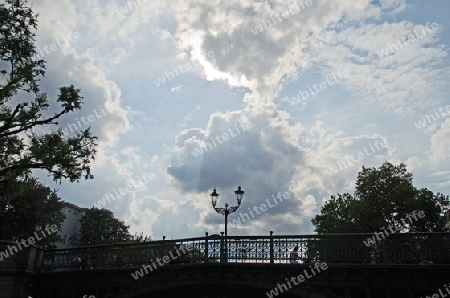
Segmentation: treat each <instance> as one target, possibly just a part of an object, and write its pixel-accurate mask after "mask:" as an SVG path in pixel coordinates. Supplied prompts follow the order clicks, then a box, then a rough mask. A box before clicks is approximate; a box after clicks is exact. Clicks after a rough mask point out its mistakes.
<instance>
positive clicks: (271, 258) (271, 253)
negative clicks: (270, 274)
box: [270, 231, 273, 264]
mask: <svg viewBox="0 0 450 298" xmlns="http://www.w3.org/2000/svg"><path fill="white" fill-rule="evenodd" d="M270 263H271V264H273V231H270Z"/></svg>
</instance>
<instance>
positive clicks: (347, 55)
mask: <svg viewBox="0 0 450 298" xmlns="http://www.w3.org/2000/svg"><path fill="white" fill-rule="evenodd" d="M29 4H31V5H32V7H33V9H34V11H35V12H37V13H38V14H39V17H38V31H37V38H36V45H37V46H38V47H39V48H38V54H39V55H42V57H43V58H44V59H45V60H46V62H47V64H46V66H47V70H46V76H45V78H42V79H41V81H40V85H41V91H43V92H47V94H48V96H49V97H50V98H51V99H52V101H53V102H55V99H56V96H57V91H58V88H59V87H61V86H68V85H71V84H73V85H75V86H76V87H77V88H79V89H81V95H82V96H83V98H84V105H83V109H82V110H81V111H77V112H76V113H72V114H69V115H65V116H64V117H63V118H61V119H60V121H59V126H56V125H55V126H53V127H51V128H49V129H53V130H56V129H58V128H61V129H62V130H63V132H64V134H65V135H67V136H70V135H71V134H73V133H75V131H76V130H77V129H85V128H87V127H91V130H92V132H93V133H94V134H95V135H97V136H98V144H99V147H98V153H97V155H96V159H95V161H94V162H93V163H92V167H91V170H92V173H93V174H94V176H95V178H94V179H92V180H81V181H80V182H78V183H70V182H69V181H61V183H59V182H58V183H55V182H53V181H52V180H51V178H50V177H47V175H46V174H45V173H37V175H39V177H40V178H41V179H42V181H43V182H44V183H46V184H47V185H49V186H51V187H52V188H54V189H58V194H59V196H60V197H61V198H62V199H63V200H64V201H67V202H70V203H73V204H76V205H78V206H80V207H84V208H92V207H94V206H101V207H104V208H107V209H109V210H111V211H112V212H114V215H115V217H117V218H119V219H121V220H123V221H124V222H125V223H126V224H127V225H129V226H130V232H132V233H133V234H134V233H141V232H142V233H144V234H145V235H148V236H151V237H152V238H153V239H155V240H159V239H162V237H163V236H166V237H167V238H169V239H170V238H174V239H175V238H186V237H201V236H204V235H205V232H208V233H209V234H218V233H220V232H221V231H224V217H223V216H222V215H221V214H218V213H216V212H215V211H214V209H213V208H212V205H211V200H210V196H209V194H210V193H211V192H212V191H213V189H214V188H216V189H217V192H218V193H219V195H220V197H219V201H218V204H217V206H218V207H224V205H225V203H228V204H229V206H236V205H237V202H236V198H235V195H234V191H235V190H236V189H237V187H238V186H239V185H240V186H241V187H242V190H244V191H245V194H244V197H243V200H242V204H241V206H240V208H239V209H238V210H237V211H236V212H235V213H232V214H231V215H230V216H229V225H228V235H269V231H274V234H275V235H283V234H312V233H314V226H313V225H312V223H311V219H312V218H313V217H314V216H315V215H316V214H318V213H320V208H321V207H322V205H323V204H324V202H325V201H326V200H328V199H329V198H330V195H332V194H336V193H344V192H353V191H354V187H355V181H356V177H357V174H358V172H359V171H360V170H361V168H362V166H365V167H377V168H378V167H379V166H381V165H382V164H383V162H385V161H389V162H391V163H393V164H399V163H405V164H406V166H407V169H408V170H409V171H411V172H412V173H413V175H414V185H415V186H416V187H419V188H422V187H426V188H429V189H430V190H432V191H433V192H435V193H436V192H441V193H444V194H450V181H449V174H450V171H449V170H448V169H449V166H450V159H449V157H450V150H449V149H448V148H449V147H450V100H449V98H448V94H449V93H450V92H449V91H450V84H449V77H450V76H449V73H450V72H449V70H450V63H449V62H450V60H449V57H448V51H449V45H450V34H449V32H450V31H449V28H450V19H449V18H448V12H449V11H450V1H444V0H427V1H417V0H416V1H406V0H371V1H369V0H355V1H340V0H335V1H333V0H326V1H325V0H308V1H304V0H302V1H301V0H291V1H268V0H265V1H249V0H239V1H233V0H229V1H219V0H213V1H211V0H208V1H207V0H205V1H200V0H178V1H176V0H174V1H154V0H152V1H150V0H135V1H123V0H115V1H110V0H108V1H106V0H104V1H103V0H58V1H54V0H39V1H29ZM49 112H51V111H49ZM277 197H278V198H277ZM99 200H100V201H102V200H103V202H104V205H103V203H100V204H101V205H99ZM262 204H264V206H265V207H263V205H262ZM255 206H256V210H258V212H257V211H256V210H255V209H254V208H255ZM238 218H240V219H241V223H238V222H236V221H234V224H233V219H235V220H236V219H238Z"/></svg>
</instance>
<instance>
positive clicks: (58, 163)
mask: <svg viewBox="0 0 450 298" xmlns="http://www.w3.org/2000/svg"><path fill="white" fill-rule="evenodd" d="M21 2H22V4H21V5H20V4H18V3H19V1H16V0H6V2H5V3H4V4H0V183H5V182H8V181H12V180H16V179H18V178H23V177H28V176H29V175H30V174H31V170H32V169H43V170H46V171H47V172H48V173H50V174H51V175H52V176H53V179H54V180H61V179H62V178H65V179H69V180H70V181H71V182H74V181H79V179H80V178H81V177H84V178H85V179H91V178H93V176H92V174H91V172H90V162H91V160H93V159H94V155H95V153H96V147H97V144H96V143H95V140H96V139H97V138H96V137H95V136H93V135H91V133H90V131H89V129H86V130H84V131H80V132H78V133H77V134H76V135H75V136H73V137H70V138H65V137H63V134H62V131H61V129H59V130H58V131H52V132H49V133H41V131H43V129H44V128H47V127H48V126H49V125H54V124H58V122H57V120H58V119H59V118H60V117H61V116H63V115H65V114H68V113H70V112H73V111H75V110H80V109H81V107H82V103H83V100H82V97H81V95H80V90H79V89H77V88H75V87H74V86H73V85H71V86H65V87H60V88H59V95H58V98H57V99H56V104H52V107H51V108H52V110H55V109H56V110H57V112H55V113H54V115H53V116H47V115H45V112H46V111H47V110H48V109H49V107H50V103H49V100H48V98H47V95H46V93H40V89H39V85H38V81H39V77H40V76H43V75H44V73H45V71H44V69H45V61H44V60H43V59H37V58H36V57H37V56H36V50H35V46H34V42H35V36H36V34H35V30H36V28H37V22H36V17H37V16H36V15H35V14H34V13H33V12H32V9H31V8H30V7H26V6H25V4H26V1H21ZM58 106H59V107H58ZM38 129H39V131H40V133H38V132H37V130H38ZM47 131H48V129H47Z"/></svg>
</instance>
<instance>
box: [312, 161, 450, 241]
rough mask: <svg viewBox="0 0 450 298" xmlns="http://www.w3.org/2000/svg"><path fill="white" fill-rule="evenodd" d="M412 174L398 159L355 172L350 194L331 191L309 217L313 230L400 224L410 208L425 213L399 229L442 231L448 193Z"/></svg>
mask: <svg viewBox="0 0 450 298" xmlns="http://www.w3.org/2000/svg"><path fill="white" fill-rule="evenodd" d="M412 180H413V175H412V174H411V173H409V172H408V171H407V170H406V166H405V165H404V164H403V163H401V164H400V165H398V166H395V165H393V164H391V163H389V162H385V163H384V164H383V165H381V166H380V167H379V168H378V169H376V168H365V167H363V168H362V170H361V171H360V172H359V173H358V178H357V180H356V189H355V192H354V194H353V195H351V194H348V193H344V194H342V195H341V194H337V195H332V196H331V199H330V200H329V201H327V202H326V203H325V205H324V206H323V207H322V209H321V214H318V215H316V216H315V217H314V218H313V219H312V220H311V221H312V223H313V224H314V226H315V227H316V228H315V231H316V232H318V233H319V234H324V233H365V232H368V233H373V232H374V231H380V230H381V229H382V228H387V227H388V226H389V225H394V224H395V223H397V224H401V223H402V220H406V219H407V216H408V215H409V214H412V212H413V211H423V212H424V213H425V216H424V217H423V218H418V220H412V223H410V222H411V221H408V223H409V224H407V225H404V227H403V229H402V230H400V232H441V231H444V226H445V219H444V217H443V214H444V212H445V211H447V210H448V208H449V205H450V204H449V199H448V196H445V195H443V194H440V193H437V194H433V192H432V191H430V190H428V189H426V188H422V189H417V188H416V187H414V186H413V184H412Z"/></svg>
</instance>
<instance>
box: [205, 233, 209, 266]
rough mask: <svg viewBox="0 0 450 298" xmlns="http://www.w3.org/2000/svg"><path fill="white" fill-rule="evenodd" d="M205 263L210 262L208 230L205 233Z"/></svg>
mask: <svg viewBox="0 0 450 298" xmlns="http://www.w3.org/2000/svg"><path fill="white" fill-rule="evenodd" d="M205 263H208V232H206V233H205Z"/></svg>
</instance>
